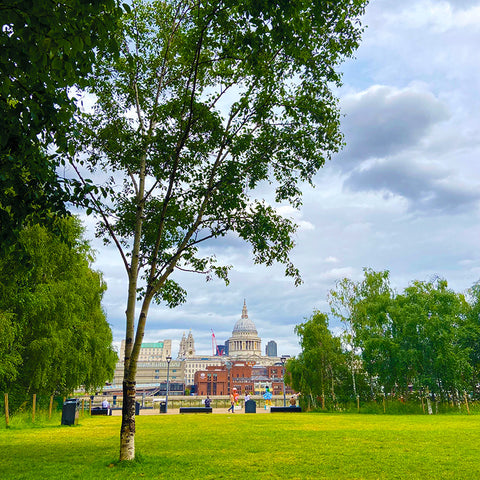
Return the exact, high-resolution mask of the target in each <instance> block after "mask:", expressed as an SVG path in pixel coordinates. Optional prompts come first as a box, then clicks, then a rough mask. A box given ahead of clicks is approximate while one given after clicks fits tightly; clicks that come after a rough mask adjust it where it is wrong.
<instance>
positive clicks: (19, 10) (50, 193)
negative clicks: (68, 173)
mask: <svg viewBox="0 0 480 480" xmlns="http://www.w3.org/2000/svg"><path fill="white" fill-rule="evenodd" d="M120 13H121V10H120V8H119V7H118V4H117V2H116V1H115V0H98V1H92V0H63V1H62V2H56V1H53V0H38V1H32V0H3V1H2V2H1V3H0V18H1V24H2V25H1V26H2V29H1V32H0V76H1V79H2V80H1V82H0V117H1V119H2V128H1V129H0V171H1V175H0V246H1V247H5V245H6V243H7V240H8V241H9V242H8V243H10V241H12V236H13V233H14V232H15V231H17V229H18V228H20V227H21V226H22V225H23V224H24V222H25V220H33V221H44V220H46V219H49V218H52V216H54V215H55V214H59V213H65V211H66V207H65V202H66V201H67V200H68V199H69V198H70V197H69V195H68V192H67V190H66V189H65V188H64V185H63V184H62V182H61V179H60V177H59V176H58V175H57V171H56V169H57V167H58V166H59V162H60V159H59V158H58V156H57V155H55V153H54V149H53V147H54V146H55V148H57V149H59V150H61V151H66V150H67V149H68V146H67V144H66V134H65V133H66V131H68V130H69V129H70V128H71V121H72V117H73V113H74V112H75V109H76V104H75V101H74V99H72V98H70V97H69V88H70V87H72V86H74V85H77V86H80V87H81V86H82V85H84V82H85V80H86V77H87V75H88V74H89V73H90V72H91V68H92V64H93V61H94V58H95V51H96V49H97V48H98V47H99V46H100V45H102V46H103V47H104V48H105V46H108V48H109V49H110V50H112V51H115V50H116V44H115V37H114V36H113V35H112V32H113V30H114V28H115V24H116V20H117V19H118V17H119V15H120ZM47 147H50V148H49V150H48V151H47Z"/></svg>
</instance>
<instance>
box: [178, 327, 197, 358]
mask: <svg viewBox="0 0 480 480" xmlns="http://www.w3.org/2000/svg"><path fill="white" fill-rule="evenodd" d="M194 356H195V340H194V339H193V335H192V332H191V331H190V332H189V333H188V337H186V338H185V332H183V336H182V339H181V340H180V348H179V349H178V358H192V357H194Z"/></svg>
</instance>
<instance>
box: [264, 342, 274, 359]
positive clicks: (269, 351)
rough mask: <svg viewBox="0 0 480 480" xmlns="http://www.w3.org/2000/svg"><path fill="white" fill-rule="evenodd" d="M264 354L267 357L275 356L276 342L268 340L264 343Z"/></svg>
mask: <svg viewBox="0 0 480 480" xmlns="http://www.w3.org/2000/svg"><path fill="white" fill-rule="evenodd" d="M265 355H266V356H267V357H276V356H277V342H275V341H274V340H270V341H269V342H268V343H267V344H266V345H265Z"/></svg>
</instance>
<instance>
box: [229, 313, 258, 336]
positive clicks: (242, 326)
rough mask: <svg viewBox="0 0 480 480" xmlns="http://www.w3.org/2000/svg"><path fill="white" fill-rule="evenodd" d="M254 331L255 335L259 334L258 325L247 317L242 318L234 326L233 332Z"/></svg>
mask: <svg viewBox="0 0 480 480" xmlns="http://www.w3.org/2000/svg"><path fill="white" fill-rule="evenodd" d="M236 332H238V333H254V334H255V335H257V334H258V332H257V327H255V324H254V323H253V322H252V321H251V320H250V319H249V318H248V317H247V318H243V317H242V318H241V319H240V320H239V321H238V322H237V323H236V324H235V326H234V327H233V333H236Z"/></svg>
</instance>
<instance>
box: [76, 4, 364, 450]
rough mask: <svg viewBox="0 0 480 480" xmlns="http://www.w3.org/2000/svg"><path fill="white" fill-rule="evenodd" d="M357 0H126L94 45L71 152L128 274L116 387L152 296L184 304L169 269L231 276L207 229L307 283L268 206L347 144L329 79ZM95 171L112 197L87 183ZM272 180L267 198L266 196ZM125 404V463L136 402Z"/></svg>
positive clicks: (293, 191) (132, 365) (129, 392)
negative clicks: (107, 37)
mask: <svg viewBox="0 0 480 480" xmlns="http://www.w3.org/2000/svg"><path fill="white" fill-rule="evenodd" d="M366 3H367V1H366V0H342V1H337V2H311V1H308V0H292V1H288V2H286V1H283V0H278V1H277V0H275V1H268V2H267V1H261V2H259V1H258V0H247V1H244V2H238V1H232V0H155V1H150V2H147V1H135V2H133V4H132V9H131V12H128V13H127V14H125V15H124V17H123V19H122V22H121V28H120V29H119V31H118V41H119V44H120V45H121V49H120V55H119V56H117V57H116V56H113V55H111V53H110V52H109V51H108V50H106V51H104V50H100V51H99V53H100V54H99V56H98V59H97V62H96V63H95V66H94V77H93V79H92V82H91V85H90V89H89V91H90V92H91V93H93V94H94V95H95V97H96V99H97V103H96V105H95V107H94V109H93V111H91V112H87V113H86V114H85V116H84V118H83V126H82V128H81V129H79V130H78V131H77V130H75V131H72V134H73V135H72V141H75V140H78V147H77V148H78V155H76V156H75V158H70V161H71V162H72V165H73V167H74V168H75V170H76V172H77V173H78V175H79V177H80V178H81V180H80V182H79V184H78V189H79V190H81V189H83V190H87V191H90V192H91V196H90V199H89V201H88V204H85V206H86V207H87V209H88V211H91V212H94V213H95V214H96V215H97V218H99V233H100V234H101V235H104V236H105V237H107V238H108V239H109V240H110V241H113V242H114V243H115V244H116V246H117V247H118V250H119V252H120V254H121V257H122V259H123V262H124V265H125V268H126V271H127V273H128V275H129V286H128V304H127V322H126V325H127V328H126V348H125V382H124V389H125V391H124V398H131V399H133V398H134V388H135V373H136V359H137V358H138V352H139V348H140V345H141V340H142V338H143V334H144V329H145V320H146V317H147V314H148V310H149V307H150V304H151V302H152V301H153V300H156V301H163V302H165V303H166V304H168V305H170V306H175V305H177V304H178V303H180V302H182V301H184V299H185V294H186V292H185V291H184V290H183V288H182V287H181V285H180V284H179V283H178V280H177V278H176V277H173V276H171V274H172V272H174V271H195V272H203V273H205V274H206V275H207V278H209V277H210V276H211V275H218V276H219V277H221V278H223V279H226V278H227V271H228V266H227V265H219V264H217V263H216V258H215V256H214V254H213V253H214V252H213V248H214V247H213V243H212V240H213V239H219V238H221V237H224V236H226V235H233V236H235V237H237V238H240V239H242V240H244V241H246V242H248V243H249V244H250V245H251V247H252V251H253V257H254V260H255V262H257V263H263V264H265V265H271V264H272V263H273V262H280V263H283V264H285V265H286V274H287V275H289V276H291V277H293V278H294V279H295V281H296V282H299V281H300V278H299V273H298V271H297V270H296V268H295V267H294V266H293V264H292V263H291V262H290V260H289V252H290V250H291V249H292V247H293V246H294V241H293V234H294V232H295V225H294V224H293V222H292V221H291V220H290V219H286V218H284V217H282V216H281V215H280V214H279V213H278V212H277V211H276V209H275V208H274V207H273V206H272V203H274V202H275V201H276V202H280V203H282V202H284V203H290V204H291V205H293V206H294V207H298V206H300V204H301V184H302V182H312V181H313V178H314V175H315V174H316V172H317V171H318V169H319V168H320V167H321V166H322V165H323V164H324V163H325V161H326V160H328V159H329V158H330V157H331V155H332V154H333V153H334V152H336V151H338V149H339V148H340V147H341V144H342V136H341V134H340V131H339V111H338V105H337V100H336V99H335V97H334V95H333V94H332V91H331V87H332V86H335V85H339V84H340V73H339V72H338V70H337V67H338V65H339V64H340V62H341V61H342V60H344V59H345V58H346V57H349V56H351V55H352V54H353V52H354V50H355V49H356V47H357V46H358V42H359V39H360V35H361V30H362V29H361V25H360V21H359V17H360V15H361V14H362V13H363V11H364V8H365V5H366ZM90 172H95V173H96V174H97V175H99V177H97V178H99V179H101V180H98V182H100V181H101V182H102V183H104V182H105V183H106V188H105V189H104V191H103V193H104V194H105V196H106V198H102V197H100V196H98V195H95V192H94V191H93V190H92V188H93V187H94V185H92V184H90V183H89V182H87V181H83V179H84V178H85V176H86V175H87V174H88V175H90ZM270 186H271V188H273V190H274V193H273V195H272V198H267V199H264V198H262V195H261V193H260V192H261V189H262V188H263V189H265V188H266V187H268V188H270ZM267 200H270V201H267ZM140 278H143V281H140V280H139V279H140ZM139 292H140V298H141V300H142V304H141V307H140V313H139V316H138V321H137V323H136V330H135V328H134V325H135V321H134V317H135V302H136V299H137V295H138V294H139ZM134 338H135V340H134ZM124 409H125V412H124V422H123V424H122V445H123V448H122V453H121V458H122V459H129V458H133V455H134V446H133V445H134V444H133V434H134V428H135V427H134V415H133V412H134V403H133V400H132V402H130V403H129V401H126V402H124ZM127 410H128V412H127ZM126 412H127V413H126ZM127 438H128V441H127V440H126V439H127ZM127 444H128V447H127Z"/></svg>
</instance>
